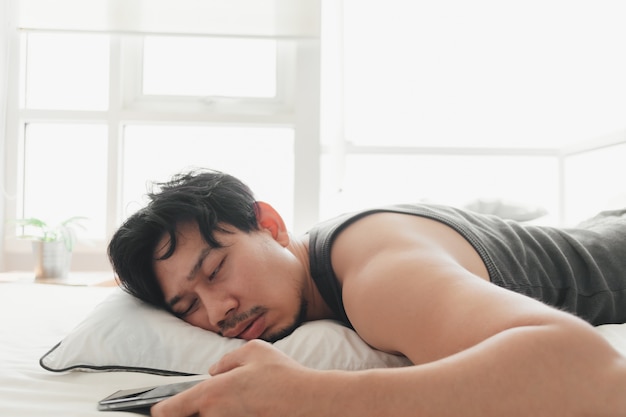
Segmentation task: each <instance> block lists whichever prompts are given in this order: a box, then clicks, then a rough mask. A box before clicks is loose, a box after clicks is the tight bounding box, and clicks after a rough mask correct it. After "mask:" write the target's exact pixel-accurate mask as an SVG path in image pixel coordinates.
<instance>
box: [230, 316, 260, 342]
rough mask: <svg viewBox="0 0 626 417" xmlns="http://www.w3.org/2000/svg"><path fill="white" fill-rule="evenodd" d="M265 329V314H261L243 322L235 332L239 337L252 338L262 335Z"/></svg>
mask: <svg viewBox="0 0 626 417" xmlns="http://www.w3.org/2000/svg"><path fill="white" fill-rule="evenodd" d="M264 331H265V315H264V314H260V315H258V316H256V317H254V318H253V319H252V320H250V321H247V322H245V323H243V324H242V326H241V327H240V328H238V329H236V330H235V331H234V332H233V333H234V334H235V336H232V337H236V338H239V339H244V340H252V339H258V338H260V337H261V335H262V334H263V332H264Z"/></svg>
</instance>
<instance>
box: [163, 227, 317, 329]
mask: <svg viewBox="0 0 626 417" xmlns="http://www.w3.org/2000/svg"><path fill="white" fill-rule="evenodd" d="M226 228H227V230H229V231H231V232H232V233H224V232H216V238H217V239H218V241H219V242H220V243H221V244H222V246H223V247H221V248H211V247H209V245H208V244H207V243H206V242H205V241H204V239H203V238H202V236H201V234H200V231H199V229H198V226H197V224H196V223H185V224H182V225H180V226H179V227H178V234H177V245H176V251H175V252H174V254H173V255H172V256H171V257H170V258H168V259H165V260H159V261H155V262H154V271H155V274H156V277H157V280H158V282H159V285H160V286H161V289H162V290H163V293H164V295H165V301H166V303H167V304H168V305H169V307H170V309H171V310H172V311H173V312H174V313H175V314H176V315H177V316H179V317H181V318H182V319H183V320H185V321H186V322H188V323H190V324H192V325H194V326H198V327H201V328H203V329H206V330H210V331H213V332H215V333H218V334H221V335H223V336H226V337H233V338H241V339H246V340H251V339H264V340H268V341H275V340H278V339H280V338H282V337H284V336H286V335H287V334H289V333H291V332H292V331H293V330H294V329H295V327H297V326H298V325H299V324H300V323H301V322H302V321H303V319H304V316H305V315H306V303H305V301H304V300H303V296H302V288H303V282H304V275H303V274H304V272H303V268H302V266H301V264H300V263H299V262H298V261H297V259H296V258H295V257H294V256H293V254H292V253H291V252H290V251H288V250H287V249H286V248H284V247H283V246H282V245H281V244H279V243H278V242H277V241H276V240H274V238H273V237H272V234H271V233H270V232H269V231H267V230H261V231H255V232H250V233H244V232H241V231H240V230H238V229H236V228H234V227H226ZM168 246H169V237H168V236H166V237H164V238H163V239H162V240H161V241H160V242H159V244H158V245H157V250H156V253H155V255H156V256H155V257H156V258H159V257H160V255H162V254H163V253H164V252H165V250H166V248H167V247H168Z"/></svg>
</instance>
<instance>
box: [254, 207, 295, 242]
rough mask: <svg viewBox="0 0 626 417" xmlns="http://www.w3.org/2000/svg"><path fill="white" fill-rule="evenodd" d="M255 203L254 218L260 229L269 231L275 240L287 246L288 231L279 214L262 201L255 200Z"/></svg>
mask: <svg viewBox="0 0 626 417" xmlns="http://www.w3.org/2000/svg"><path fill="white" fill-rule="evenodd" d="M255 204H256V210H255V211H256V219H257V222H258V223H259V226H260V227H261V229H263V230H267V231H269V232H270V233H271V234H272V237H273V238H274V240H275V241H277V242H278V243H280V244H281V245H283V246H287V245H288V244H289V231H288V230H287V227H286V226H285V222H284V221H283V218H282V217H281V216H280V214H278V212H277V211H276V209H275V208H274V207H272V206H271V205H269V204H267V203H265V202H263V201H257V202H256V203H255Z"/></svg>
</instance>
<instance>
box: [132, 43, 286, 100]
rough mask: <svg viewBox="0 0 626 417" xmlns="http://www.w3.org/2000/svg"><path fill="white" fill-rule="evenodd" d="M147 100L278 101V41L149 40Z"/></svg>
mask: <svg viewBox="0 0 626 417" xmlns="http://www.w3.org/2000/svg"><path fill="white" fill-rule="evenodd" d="M143 92H144V94H154V95H182V96H230V97H265V98H268V97H274V96H275V95H276V41H272V40H265V39H210V38H187V37H177V38H172V37H147V38H146V39H145V43H144V78H143Z"/></svg>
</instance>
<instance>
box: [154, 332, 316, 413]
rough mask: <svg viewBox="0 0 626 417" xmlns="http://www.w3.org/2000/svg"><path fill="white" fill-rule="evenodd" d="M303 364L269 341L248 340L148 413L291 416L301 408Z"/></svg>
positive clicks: (305, 378) (305, 379)
mask: <svg viewBox="0 0 626 417" xmlns="http://www.w3.org/2000/svg"><path fill="white" fill-rule="evenodd" d="M313 372H315V371H313V370H311V369H308V368H305V367H303V366H302V365H300V364H298V363H297V362H296V361H294V360H293V359H291V358H289V357H288V356H287V355H285V354H284V353H282V352H280V351H279V350H277V349H275V348H274V347H273V346H272V345H270V344H269V343H266V342H263V341H260V340H252V341H250V342H248V343H246V344H245V345H244V346H242V347H241V348H239V349H237V350H235V351H233V352H230V353H228V354H226V355H224V357H222V359H220V361H219V362H217V363H216V364H215V365H213V366H212V367H211V368H210V370H209V373H210V374H211V375H212V378H209V379H207V380H206V381H203V382H201V383H200V384H198V385H195V386H194V387H192V388H190V389H188V390H186V391H184V392H182V393H180V394H178V395H176V396H174V397H172V398H169V399H167V400H165V401H162V402H160V403H158V404H156V405H154V406H153V407H152V409H151V410H150V411H151V415H152V416H153V417H159V416H167V417H185V416H193V415H199V416H211V417H220V416H224V417H243V416H259V417H261V416H272V417H274V416H283V415H284V416H291V415H295V414H296V413H295V412H293V411H292V410H295V409H296V408H297V409H298V410H300V411H301V410H302V404H298V398H302V393H303V392H304V390H303V389H302V388H300V387H303V385H304V384H306V381H307V378H308V376H307V374H311V373H313Z"/></svg>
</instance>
